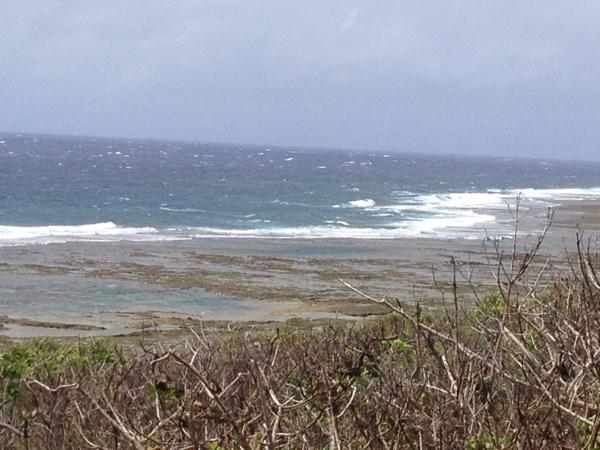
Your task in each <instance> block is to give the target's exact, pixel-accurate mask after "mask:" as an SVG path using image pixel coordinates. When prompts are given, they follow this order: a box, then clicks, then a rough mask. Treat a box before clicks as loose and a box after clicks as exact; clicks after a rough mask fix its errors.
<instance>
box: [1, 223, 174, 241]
mask: <svg viewBox="0 0 600 450" xmlns="http://www.w3.org/2000/svg"><path fill="white" fill-rule="evenodd" d="M173 238H175V237H173V236H164V235H160V234H159V233H158V230H157V229H156V228H152V227H140V228H133V227H120V226H118V225H115V224H114V223H112V222H102V223H94V224H85V225H47V226H28V227H19V226H6V225H0V245H24V244H49V243H59V242H72V241H120V240H140V241H151V240H165V239H173Z"/></svg>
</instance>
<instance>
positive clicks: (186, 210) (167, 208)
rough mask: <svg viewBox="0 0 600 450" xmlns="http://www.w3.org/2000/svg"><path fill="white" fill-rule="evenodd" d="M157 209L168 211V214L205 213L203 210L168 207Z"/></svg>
mask: <svg viewBox="0 0 600 450" xmlns="http://www.w3.org/2000/svg"><path fill="white" fill-rule="evenodd" d="M159 209H162V210H163V211H169V212H186V213H199V212H205V211H204V210H203V209H198V208H169V207H168V206H161V207H160V208H159Z"/></svg>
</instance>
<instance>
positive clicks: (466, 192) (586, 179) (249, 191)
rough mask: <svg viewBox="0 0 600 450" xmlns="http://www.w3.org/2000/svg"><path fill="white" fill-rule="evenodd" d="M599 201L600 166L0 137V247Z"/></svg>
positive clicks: (477, 219) (415, 233)
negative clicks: (516, 204) (518, 204)
mask: <svg viewBox="0 0 600 450" xmlns="http://www.w3.org/2000/svg"><path fill="white" fill-rule="evenodd" d="M517 195H520V196H521V198H522V201H521V202H522V207H523V208H538V210H539V211H540V212H541V211H543V210H545V209H546V208H547V207H549V206H556V205H558V204H561V203H562V202H567V201H579V200H588V199H598V198H600V163H598V162H573V161H558V160H550V159H549V160H532V159H519V158H508V157H496V158H486V157H468V156H457V155H431V154H409V153H393V152H391V151H390V152H389V153H386V152H368V151H356V150H324V149H308V148H298V147H276V146H258V145H236V144H209V143H183V142H159V141H148V140H126V139H105V138H91V137H90V138H86V137H60V136H41V135H21V134H8V133H4V134H3V133H0V246H13V245H28V244H47V243H57V242H70V241H121V240H129V241H159V240H183V239H194V238H239V237H245V238H257V239H260V238H288V239H289V238H301V239H305V238H314V239H317V238H348V239H401V238H418V237H427V238H441V239H455V238H468V239H479V238H481V237H482V236H483V235H484V234H486V233H487V234H489V235H494V236H498V235H504V234H508V233H510V227H511V225H510V220H509V214H508V209H507V203H511V202H512V203H514V201H515V198H516V196H517Z"/></svg>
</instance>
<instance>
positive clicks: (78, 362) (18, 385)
mask: <svg viewBox="0 0 600 450" xmlns="http://www.w3.org/2000/svg"><path fill="white" fill-rule="evenodd" d="M116 361H122V356H121V354H120V353H119V352H118V350H117V348H116V346H115V345H114V344H111V343H110V342H109V341H108V340H106V339H103V338H89V339H86V340H83V341H81V342H80V343H78V344H74V345H64V344H60V343H59V342H57V341H55V340H51V339H37V340H34V341H31V342H24V343H19V344H14V345H12V346H10V347H9V348H8V349H6V350H5V351H3V352H2V353H0V379H2V380H3V383H4V389H3V392H2V393H1V395H2V398H7V399H10V400H12V401H15V400H17V399H18V396H19V394H20V392H21V390H22V388H23V385H24V382H25V381H26V380H28V379H33V378H41V379H47V378H49V377H52V376H53V375H54V374H56V373H57V372H59V371H60V372H63V371H69V370H73V371H81V370H83V369H84V368H88V367H90V366H93V365H97V364H107V363H113V362H116Z"/></svg>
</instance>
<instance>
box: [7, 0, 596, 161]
mask: <svg viewBox="0 0 600 450" xmlns="http://www.w3.org/2000/svg"><path fill="white" fill-rule="evenodd" d="M0 130H5V131H26V132H46V133H66V134H93V135H108V136H127V137H154V138H168V139H183V140H188V139H190V140H200V141H221V142H241V143H269V144H291V145H304V146H323V147H352V148H367V149H381V150H385V151H423V152H445V153H448V152H450V153H466V154H494V155H523V156H541V157H558V158H581V159H600V2H597V1H578V0H571V1H561V2H558V1H552V0H544V1H523V0H518V1H512V0H499V1H486V0H473V1H451V0H450V1H448V0H446V1H424V0H414V1H400V0H397V1H391V0H387V1H386V0H369V1H360V2H359V1H341V0H339V1H338V0H332V1H327V0H316V1H302V0H298V1H284V0H261V1H254V0H237V1H236V0H195V1H191V0H187V1H186V0H180V1H165V0H163V1H155V0H128V1H123V2H119V1H116V0H115V1H92V0H89V1H74V0H73V1H66V0H63V1H60V0H38V1H27V0H3V2H2V25H1V31H0Z"/></svg>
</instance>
